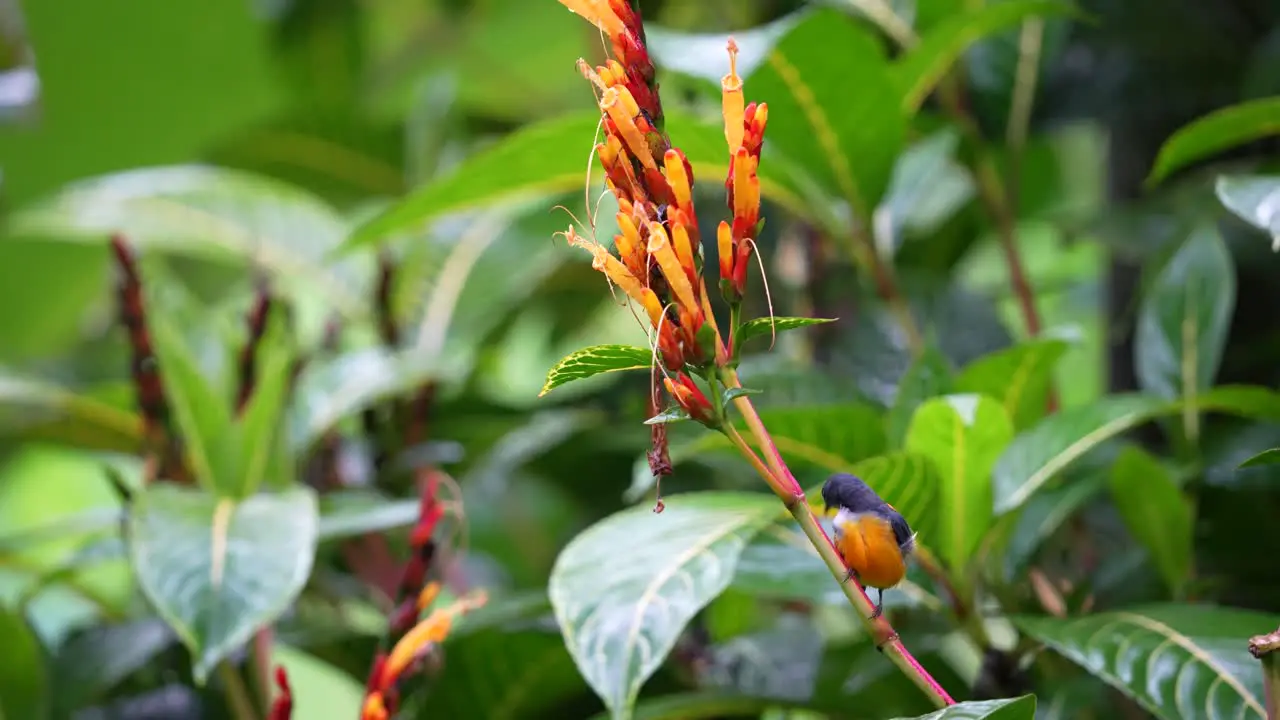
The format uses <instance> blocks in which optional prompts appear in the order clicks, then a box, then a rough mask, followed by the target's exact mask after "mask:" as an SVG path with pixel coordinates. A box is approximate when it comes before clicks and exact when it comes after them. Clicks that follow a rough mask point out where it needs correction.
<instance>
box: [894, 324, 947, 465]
mask: <svg viewBox="0 0 1280 720" xmlns="http://www.w3.org/2000/svg"><path fill="white" fill-rule="evenodd" d="M951 385H952V378H951V365H950V363H949V362H948V361H947V358H946V356H945V355H943V354H942V352H941V351H939V350H938V348H937V347H936V346H934V345H932V344H931V345H927V346H925V349H924V352H923V353H921V354H920V356H919V357H917V358H916V359H915V360H914V361H913V362H912V363H911V366H910V367H908V368H907V372H906V373H905V374H903V376H902V379H901V380H899V381H898V395H897V397H896V398H894V401H893V406H892V407H891V408H889V415H888V417H887V418H886V419H885V423H886V432H887V433H888V436H889V446H890V447H895V448H897V447H901V446H902V442H903V440H904V439H905V438H906V436H907V425H908V424H909V423H910V422H911V417H912V416H913V415H915V412H916V408H918V407H920V404H921V403H923V402H924V401H926V400H928V399H929V398H931V397H936V396H938V395H945V394H946V393H948V392H950V391H951Z"/></svg>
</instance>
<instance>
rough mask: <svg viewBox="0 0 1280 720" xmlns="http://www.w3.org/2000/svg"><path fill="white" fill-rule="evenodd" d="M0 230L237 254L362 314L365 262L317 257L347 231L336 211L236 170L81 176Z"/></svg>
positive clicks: (209, 253) (195, 168)
mask: <svg viewBox="0 0 1280 720" xmlns="http://www.w3.org/2000/svg"><path fill="white" fill-rule="evenodd" d="M8 229H9V230H10V231H11V232H13V233H15V234H19V235H33V236H40V237H55V238H68V237H72V238H79V239H84V240H86V241H92V242H102V241H103V240H104V239H105V237H106V235H108V234H110V233H115V232H120V233H124V234H125V236H126V237H128V238H129V241H130V242H131V243H133V244H135V245H136V246H138V247H139V248H143V249H149V248H156V249H161V250H164V251H168V252H175V253H182V254H190V255H196V256H199V257H207V258H214V259H222V258H238V259H240V260H245V261H249V262H251V263H252V264H254V265H257V266H261V267H265V268H268V269H270V270H272V271H273V272H275V273H276V274H278V275H281V276H283V277H287V278H290V279H296V280H298V281H301V282H304V283H308V284H310V285H311V286H313V287H316V288H318V289H320V290H322V291H323V292H324V293H325V295H326V297H327V298H328V300H329V301H330V302H331V303H333V305H334V306H335V307H336V308H338V309H339V310H340V311H342V312H344V313H346V314H349V315H359V314H360V313H362V312H363V311H364V301H363V300H362V299H361V298H360V296H359V291H358V288H359V286H360V283H361V282H362V277H363V275H362V273H363V271H364V268H362V267H361V266H360V264H359V263H358V262H357V261H354V260H346V261H344V262H343V263H341V264H335V263H333V262H330V261H327V260H326V254H327V253H328V252H329V251H331V250H332V249H334V248H336V247H338V245H339V244H340V243H341V242H342V239H343V238H344V237H345V235H346V223H345V222H344V221H343V220H342V218H341V217H340V216H339V215H338V214H337V213H336V212H334V210H333V209H332V208H330V207H329V206H328V205H326V204H325V203H324V202H323V201H321V200H320V199H319V198H316V197H315V196H313V195H311V194H310V193H307V192H305V191H303V190H301V189H299V188H296V187H293V186H291V185H288V184H286V183H282V182H280V181H277V180H272V179H270V178H266V177H262V176H259V175H254V174H251V173H247V172H244V171H240V170H231V169H227V168H217V167H207V166H186V165H181V166H167V167H154V168H144V169H139V170H129V171H125V172H120V173H115V174H111V175H105V176H101V177H96V178H91V179H88V180H82V181H79V182H77V183H74V184H72V185H70V186H68V187H67V189H66V190H64V191H63V192H62V193H60V194H58V195H56V196H54V197H53V198H51V199H49V200H47V201H45V202H42V203H40V204H37V205H35V206H33V207H31V208H28V209H25V210H21V211H19V212H18V213H17V214H15V215H14V216H13V217H12V218H11V219H10V222H9V225H8ZM362 260H363V259H362Z"/></svg>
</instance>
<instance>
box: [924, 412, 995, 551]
mask: <svg viewBox="0 0 1280 720" xmlns="http://www.w3.org/2000/svg"><path fill="white" fill-rule="evenodd" d="M1012 439H1013V423H1012V422H1010V420H1009V415H1008V413H1006V412H1005V411H1004V408H1002V407H1000V405H999V404H997V403H996V401H994V400H992V399H991V398H988V397H986V396H983V395H948V396H946V397H942V398H935V399H933V400H930V401H928V402H926V403H924V404H923V405H921V406H920V407H919V408H918V409H917V410H916V412H915V416H914V417H913V418H912V419H911V425H910V426H909V427H908V429H907V438H906V444H905V448H906V450H907V451H909V452H914V453H918V454H920V455H923V456H925V457H928V458H929V459H931V460H932V461H933V464H934V465H935V466H936V467H937V468H938V476H939V483H938V505H939V508H940V512H939V519H938V524H939V527H938V537H937V539H936V540H935V541H933V542H932V543H931V545H932V546H933V547H934V548H936V550H937V552H938V554H939V555H941V556H942V558H943V559H944V560H945V561H946V562H947V563H948V564H949V565H950V566H951V567H953V568H960V567H963V566H964V565H965V564H966V561H967V560H968V559H969V558H970V557H972V555H973V551H974V550H975V549H976V548H977V546H978V543H979V542H980V541H981V540H982V537H983V536H984V535H985V534H986V532H987V529H988V528H989V527H990V525H991V520H992V494H991V493H992V490H991V468H992V466H993V465H995V462H996V459H997V458H998V457H999V456H1000V453H1001V452H1002V451H1003V450H1004V449H1005V446H1007V445H1008V444H1009V441H1011V440H1012Z"/></svg>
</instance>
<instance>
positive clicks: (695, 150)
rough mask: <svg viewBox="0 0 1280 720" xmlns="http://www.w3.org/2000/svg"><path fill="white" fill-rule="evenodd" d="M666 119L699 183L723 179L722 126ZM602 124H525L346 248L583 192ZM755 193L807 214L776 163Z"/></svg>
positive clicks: (595, 120) (405, 201) (672, 115)
mask: <svg viewBox="0 0 1280 720" xmlns="http://www.w3.org/2000/svg"><path fill="white" fill-rule="evenodd" d="M583 82H584V86H583V90H584V91H586V90H587V87H586V84H585V81H583ZM665 117H666V128H667V132H668V133H669V134H670V136H671V140H672V142H673V143H674V144H675V146H676V147H677V148H679V149H680V150H682V151H683V152H684V154H685V156H686V157H687V158H688V159H689V163H690V165H692V166H693V172H694V175H695V177H696V178H699V179H701V178H703V177H706V178H713V177H720V178H723V177H724V176H725V175H726V174H727V173H728V172H729V150H728V147H727V146H726V145H725V140H724V127H723V126H722V125H721V124H718V123H708V122H703V121H702V120H699V119H697V118H695V117H693V116H691V115H688V114H685V113H682V112H679V111H678V110H673V109H668V110H666V112H665ZM770 122H772V117H771V119H770ZM599 124H600V113H599V112H596V111H590V112H583V113H581V114H574V115H568V116H565V117H561V118H555V119H552V120H546V121H543V122H540V123H534V124H530V125H525V126H524V127H522V128H521V129H520V130H517V131H516V132H514V133H511V134H510V135H507V136H506V137H505V138H503V139H502V140H501V141H499V142H497V143H495V144H494V145H493V146H491V147H489V148H486V149H485V150H483V151H481V152H478V153H476V154H475V155H473V156H471V157H469V158H467V159H466V160H464V161H463V162H461V163H459V164H458V166H457V167H455V168H454V169H453V171H452V172H450V173H448V174H446V175H445V176H443V177H440V178H439V179H437V180H434V181H432V182H429V183H427V184H425V185H421V186H419V187H417V188H415V189H414V190H412V191H411V192H410V193H409V194H408V195H406V196H405V197H404V198H402V199H401V200H399V201H397V202H396V203H395V204H393V205H391V206H390V207H388V208H386V209H385V210H383V211H382V212H381V213H379V214H378V215H376V216H374V217H373V218H371V219H370V220H368V221H367V222H365V223H363V224H361V225H360V226H359V227H357V228H356V229H355V231H354V233H353V234H352V235H351V237H350V238H349V239H348V240H347V242H346V245H344V247H343V249H344V250H351V249H353V248H356V247H359V246H362V245H367V244H369V243H375V242H378V241H379V240H382V239H384V238H386V237H388V236H390V235H394V234H396V233H400V232H404V231H408V230H412V229H414V228H418V227H421V226H423V225H425V224H426V223H427V222H428V221H429V220H433V219H435V218H438V217H441V216H443V215H447V214H449V213H454V212H458V211H461V210H467V209H473V208H477V207H483V206H486V205H490V204H496V203H499V202H507V201H515V200H523V199H527V198H531V197H539V196H545V195H552V194H554V193H559V192H566V191H569V190H575V189H577V190H581V189H582V188H583V187H584V185H585V184H586V182H587V171H588V165H587V162H586V158H587V155H588V152H589V151H590V149H591V146H592V143H593V142H595V140H594V138H595V137H596V130H597V128H598V126H599ZM770 127H772V125H770ZM590 168H591V173H592V175H591V177H592V179H593V180H596V181H597V182H598V181H599V178H601V177H602V171H601V170H600V169H599V165H598V164H597V162H596V160H594V159H592V161H591V165H590ZM760 192H761V194H762V195H764V196H765V197H767V198H770V199H772V200H774V201H776V202H778V203H780V204H782V205H783V206H784V207H786V208H787V209H789V210H793V211H795V212H798V213H799V214H801V215H802V216H807V215H808V210H807V209H806V207H805V205H804V203H802V202H801V201H800V200H799V199H798V198H797V197H796V196H795V193H794V191H792V190H791V189H790V184H789V183H787V182H785V181H784V180H783V179H782V177H781V175H780V169H779V168H778V167H777V165H776V164H775V165H774V166H772V167H771V166H770V163H768V162H764V163H761V165H760ZM566 220H567V218H566Z"/></svg>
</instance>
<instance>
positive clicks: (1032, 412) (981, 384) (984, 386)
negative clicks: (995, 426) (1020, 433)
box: [955, 339, 1068, 430]
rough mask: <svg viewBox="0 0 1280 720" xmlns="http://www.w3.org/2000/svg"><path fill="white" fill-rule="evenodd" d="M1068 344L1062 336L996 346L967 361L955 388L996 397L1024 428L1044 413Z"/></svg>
mask: <svg viewBox="0 0 1280 720" xmlns="http://www.w3.org/2000/svg"><path fill="white" fill-rule="evenodd" d="M1067 348H1068V345H1067V343H1066V342H1065V341H1063V340H1052V339H1039V340H1028V341H1025V342H1021V343H1018V344H1017V345H1014V346H1013V347H1009V348H1005V349H1004V350H997V351H996V352H994V353H991V354H990V355H985V356H983V357H981V358H978V359H977V360H974V361H973V362H971V363H969V364H968V365H966V366H965V367H964V369H962V370H961V371H960V374H959V375H958V376H957V377H956V383H955V384H956V389H957V390H958V391H960V392H972V393H981V394H983V395H987V396H989V397H992V398H995V399H996V400H998V401H999V402H1000V403H1001V404H1002V405H1004V409H1005V411H1006V412H1008V413H1009V416H1010V417H1011V418H1012V419H1013V424H1014V427H1015V428H1016V429H1018V430H1024V429H1026V428H1028V427H1030V426H1031V425H1032V424H1033V423H1035V422H1036V421H1037V420H1039V419H1040V418H1042V417H1044V414H1045V411H1046V409H1047V403H1048V400H1049V387H1050V385H1051V383H1052V382H1053V369H1054V367H1055V366H1056V364H1057V362H1058V360H1060V359H1062V356H1063V355H1064V354H1065V353H1066V352H1067Z"/></svg>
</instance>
